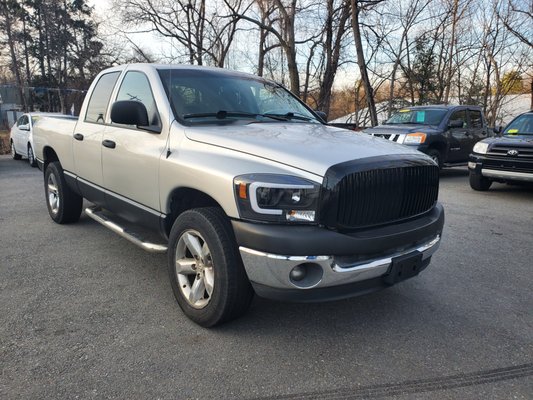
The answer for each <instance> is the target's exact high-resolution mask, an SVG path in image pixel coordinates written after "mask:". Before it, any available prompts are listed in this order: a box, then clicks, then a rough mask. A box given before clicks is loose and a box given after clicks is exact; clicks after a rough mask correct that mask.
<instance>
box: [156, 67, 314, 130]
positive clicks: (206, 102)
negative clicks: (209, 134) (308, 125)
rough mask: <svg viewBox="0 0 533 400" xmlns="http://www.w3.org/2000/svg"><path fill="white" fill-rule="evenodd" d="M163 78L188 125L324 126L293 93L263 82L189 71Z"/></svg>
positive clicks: (164, 72)
mask: <svg viewBox="0 0 533 400" xmlns="http://www.w3.org/2000/svg"><path fill="white" fill-rule="evenodd" d="M159 75H160V77H161V80H162V82H163V85H164V87H165V90H166V93H167V96H168V98H169V100H170V103H171V106H172V108H173V110H174V112H175V114H176V117H177V118H178V119H179V120H181V121H187V123H206V122H213V121H217V120H218V121H220V120H224V121H229V120H242V119H244V120H246V119H248V120H253V122H276V121H285V122H287V121H289V122H313V123H320V122H319V121H318V120H317V118H316V117H315V115H314V114H313V113H312V112H311V111H309V109H308V108H307V107H306V106H305V105H304V104H303V103H301V102H300V101H299V100H298V99H297V98H296V97H295V96H293V95H292V94H291V93H290V92H288V91H287V90H286V89H284V88H283V87H282V86H279V85H276V84H274V83H271V82H269V81H266V80H262V79H260V78H254V77H247V76H241V75H232V74H221V73H215V72H211V71H198V70H187V69H179V70H178V69H176V70H173V69H160V70H159Z"/></svg>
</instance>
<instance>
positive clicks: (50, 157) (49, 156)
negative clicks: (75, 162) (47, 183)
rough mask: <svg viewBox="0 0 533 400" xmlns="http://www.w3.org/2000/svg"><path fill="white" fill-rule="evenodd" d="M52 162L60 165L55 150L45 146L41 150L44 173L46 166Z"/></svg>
mask: <svg viewBox="0 0 533 400" xmlns="http://www.w3.org/2000/svg"><path fill="white" fill-rule="evenodd" d="M54 161H58V162H59V163H60V164H61V161H59V157H58V156H57V153H56V152H55V150H54V149H53V148H52V147H50V146H45V147H44V148H43V170H44V171H46V167H47V166H48V164H50V163H51V162H54Z"/></svg>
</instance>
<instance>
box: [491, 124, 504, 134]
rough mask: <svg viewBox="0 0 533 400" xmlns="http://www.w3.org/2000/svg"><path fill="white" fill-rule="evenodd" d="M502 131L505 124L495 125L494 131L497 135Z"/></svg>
mask: <svg viewBox="0 0 533 400" xmlns="http://www.w3.org/2000/svg"><path fill="white" fill-rule="evenodd" d="M502 131H503V126H501V125H499V126H495V127H494V128H492V132H494V133H495V134H497V135H499V134H501V133H502Z"/></svg>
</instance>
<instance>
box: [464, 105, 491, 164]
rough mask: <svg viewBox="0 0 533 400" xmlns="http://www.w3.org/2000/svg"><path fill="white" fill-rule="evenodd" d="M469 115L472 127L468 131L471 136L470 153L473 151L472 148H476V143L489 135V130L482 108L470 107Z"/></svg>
mask: <svg viewBox="0 0 533 400" xmlns="http://www.w3.org/2000/svg"><path fill="white" fill-rule="evenodd" d="M468 117H469V119H470V128H469V130H468V132H469V133H470V136H471V141H470V147H469V149H468V154H470V153H471V152H472V149H473V148H474V144H476V143H477V142H479V141H480V140H482V139H485V138H486V137H487V133H488V131H487V127H486V126H485V121H484V119H483V115H482V114H481V110H476V109H469V110H468Z"/></svg>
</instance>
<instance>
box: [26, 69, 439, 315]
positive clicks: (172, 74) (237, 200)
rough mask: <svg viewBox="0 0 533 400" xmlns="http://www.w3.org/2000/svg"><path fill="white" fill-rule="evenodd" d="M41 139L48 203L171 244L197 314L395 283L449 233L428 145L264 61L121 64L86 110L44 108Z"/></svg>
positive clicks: (424, 261)
mask: <svg viewBox="0 0 533 400" xmlns="http://www.w3.org/2000/svg"><path fill="white" fill-rule="evenodd" d="M34 143H35V155H36V158H37V162H38V165H39V167H40V168H41V170H42V171H44V189H45V194H46V203H47V207H48V211H49V214H50V216H51V218H52V219H53V220H54V221H55V222H57V223H59V224H64V223H71V222H75V221H77V220H78V219H79V218H80V215H81V212H82V203H83V199H86V200H88V201H89V202H90V203H92V205H91V206H89V207H87V208H86V209H85V214H86V215H87V216H89V217H90V218H93V219H95V220H96V221H98V222H100V223H102V224H103V225H105V226H106V227H108V228H110V229H112V230H114V231H115V232H117V233H118V234H120V235H122V236H123V237H125V238H126V239H128V240H130V241H131V242H133V243H135V244H137V245H139V246H141V247H143V248H144V249H146V250H148V251H154V252H167V253H168V271H169V276H170V282H171V285H172V289H173V291H174V295H175V297H176V300H177V302H178V304H179V306H180V307H181V309H182V310H183V311H184V313H185V314H186V315H187V316H188V317H189V318H191V319H192V320H193V321H195V322H196V323H198V324H200V325H202V326H213V325H215V324H218V323H221V322H224V321H229V320H231V319H233V318H236V317H238V316H240V315H242V314H243V313H244V312H245V311H246V310H247V308H248V306H249V304H250V301H251V299H252V296H253V294H254V293H256V294H257V295H259V296H264V297H267V298H273V299H281V300H291V301H322V300H331V299H340V298H345V297H349V296H353V295H356V294H362V293H367V292H370V291H373V290H377V289H381V288H385V287H388V286H390V285H393V284H395V283H397V282H399V281H402V280H404V279H407V278H411V277H413V276H415V275H417V274H418V273H419V272H420V271H422V270H423V269H424V268H426V267H427V265H428V264H429V262H430V259H431V256H432V255H433V253H434V252H435V251H436V250H437V248H438V246H439V243H440V238H441V234H442V228H443V223H444V211H443V208H442V206H441V205H440V204H439V203H438V201H437V197H438V189H439V168H438V166H437V165H436V164H435V162H434V161H433V160H431V158H430V157H428V156H426V155H424V154H422V153H420V152H418V151H416V150H414V149H410V148H408V147H406V146H402V145H399V144H397V143H394V142H392V141H388V140H384V139H382V138H377V137H371V136H369V135H366V134H358V133H353V132H350V131H347V130H343V129H339V128H333V127H328V126H327V125H325V124H324V123H323V121H322V120H321V119H320V117H319V116H318V114H317V113H315V112H314V111H312V110H311V109H310V108H309V107H307V106H306V105H305V104H304V103H302V102H301V101H300V100H299V99H298V98H297V97H295V96H293V95H292V94H291V93H290V92H289V91H287V90H286V89H284V88H283V87H282V86H281V85H279V84H276V83H274V82H271V81H269V80H265V79H263V78H259V77H256V76H253V75H248V74H243V73H238V72H234V71H228V70H224V69H218V68H206V67H193V66H169V65H154V64H133V65H126V66H119V67H113V68H110V69H107V70H105V71H103V72H101V73H100V74H99V75H98V76H97V77H96V79H95V80H94V82H93V83H92V85H91V87H90V89H89V91H88V93H87V96H86V98H85V101H84V104H83V106H82V108H81V112H80V116H79V119H78V120H77V121H70V120H57V119H47V118H43V119H42V120H40V121H39V122H38V123H37V125H36V127H35V133H34ZM154 231H155V232H158V233H159V235H158V236H157V237H158V238H159V239H158V240H150V239H149V238H150V237H151V236H150V235H151V232H154ZM152 236H153V235H152Z"/></svg>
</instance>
